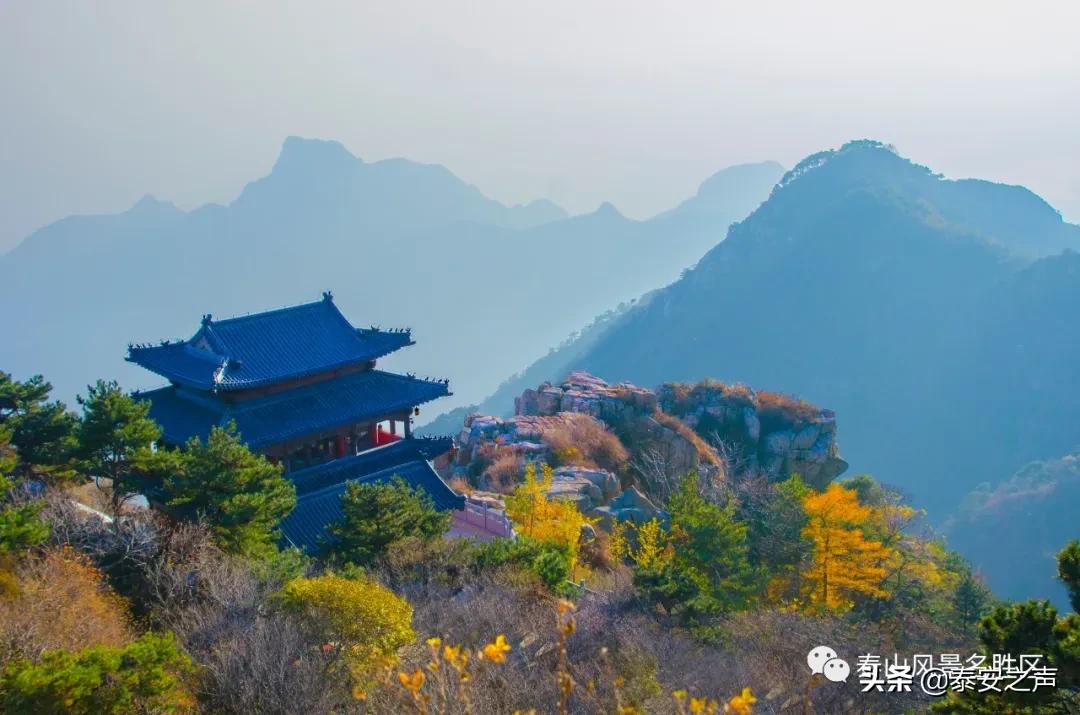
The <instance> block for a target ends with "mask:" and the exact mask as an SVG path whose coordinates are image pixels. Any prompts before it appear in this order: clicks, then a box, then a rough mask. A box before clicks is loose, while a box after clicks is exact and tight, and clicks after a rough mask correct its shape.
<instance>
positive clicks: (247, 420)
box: [135, 370, 450, 449]
mask: <svg viewBox="0 0 1080 715" xmlns="http://www.w3.org/2000/svg"><path fill="white" fill-rule="evenodd" d="M449 394H450V390H449V386H448V384H447V383H446V382H445V381H434V380H421V379H419V378H415V377H410V376H407V375H395V374H394V373H390V372H383V371H382V370H365V371H363V372H355V373H351V374H348V375H343V376H341V377H336V378H332V379H328V380H322V381H320V382H316V383H312V384H309V385H303V386H301V387H296V388H293V389H291V390H285V391H283V392H278V393H274V394H270V395H263V396H261V397H255V398H252V399H248V400H237V401H232V402H230V401H227V400H225V399H224V398H223V397H221V396H219V395H214V394H210V393H205V392H199V391H195V390H190V389H187V388H183V387H175V386H169V387H163V388H161V389H158V390H152V391H150V392H142V393H136V394H135V398H136V399H140V400H149V401H150V403H151V404H150V417H151V418H153V419H154V420H155V421H156V422H157V423H158V424H159V425H161V428H162V431H163V432H164V435H163V436H164V440H165V441H166V442H168V443H170V444H183V443H184V442H186V441H187V440H188V439H189V438H191V437H199V438H200V439H204V440H205V439H206V437H207V436H208V435H209V434H210V428H211V427H213V426H214V425H217V426H222V427H223V426H225V425H226V424H228V423H229V421H230V420H235V421H236V426H237V428H238V429H239V431H240V436H241V437H242V438H243V440H244V441H245V442H246V443H247V444H248V445H249V446H250V447H252V448H253V449H259V448H262V447H266V446H268V445H271V444H276V443H278V442H284V441H286V440H291V439H298V438H301V437H304V436H307V435H310V434H315V433H318V432H322V431H324V430H330V429H335V428H337V427H342V426H345V425H348V424H352V423H354V422H360V421H362V420H366V419H371V418H377V417H383V416H385V415H387V414H389V413H391V412H397V411H401V410H407V409H409V408H410V407H414V406H416V405H420V404H423V403H425V402H429V401H431V400H434V399H436V398H439V397H443V396H445V395H449Z"/></svg>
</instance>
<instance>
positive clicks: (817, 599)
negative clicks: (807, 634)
mask: <svg viewBox="0 0 1080 715" xmlns="http://www.w3.org/2000/svg"><path fill="white" fill-rule="evenodd" d="M803 509H804V510H805V511H806V517H807V523H806V526H805V527H804V528H803V531H802V534H803V536H804V537H805V538H807V539H809V540H810V542H811V543H812V544H813V548H814V563H813V567H812V568H811V569H810V572H809V573H807V574H806V577H807V581H808V582H809V584H808V586H809V597H810V601H811V603H814V604H817V605H819V606H822V605H823V606H825V607H827V608H837V609H838V608H846V607H850V606H851V605H852V603H853V601H852V598H853V597H854V596H856V595H864V596H876V597H885V596H888V595H889V593H888V591H887V590H886V589H885V588H884V586H883V584H882V582H883V581H884V579H885V576H886V574H887V573H888V572H887V570H886V564H887V562H888V561H889V560H890V559H891V557H892V549H890V548H888V547H887V546H885V545H884V544H882V542H880V541H877V540H875V539H873V538H870V537H869V536H867V533H866V529H867V528H873V527H875V526H877V525H878V524H879V523H880V522H878V519H879V515H878V514H877V513H876V512H875V510H874V509H872V508H870V507H867V506H863V505H862V504H860V503H859V498H858V495H857V494H856V492H855V491H854V490H852V489H847V488H845V487H843V486H842V485H840V484H835V483H834V484H830V485H829V487H828V489H826V490H825V491H823V492H810V493H808V494H807V495H806V496H805V497H804V499H803Z"/></svg>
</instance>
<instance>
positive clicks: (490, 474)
mask: <svg viewBox="0 0 1080 715" xmlns="http://www.w3.org/2000/svg"><path fill="white" fill-rule="evenodd" d="M524 470H525V459H524V458H523V457H522V456H521V455H520V454H519V453H518V452H516V451H515V450H513V449H506V448H504V449H500V450H498V451H497V452H495V456H494V458H493V459H492V460H491V463H490V464H489V465H488V466H487V468H486V469H484V470H483V474H484V477H485V481H486V483H485V484H484V487H485V488H487V489H491V490H493V491H497V492H509V491H512V490H513V488H514V486H516V485H517V483H518V482H519V481H520V480H521V474H522V472H523V471H524Z"/></svg>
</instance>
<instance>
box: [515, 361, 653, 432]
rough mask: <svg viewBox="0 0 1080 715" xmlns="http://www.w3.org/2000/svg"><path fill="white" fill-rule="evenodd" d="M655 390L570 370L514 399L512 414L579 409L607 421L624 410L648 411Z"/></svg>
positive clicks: (556, 412)
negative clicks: (558, 380) (557, 381)
mask: <svg viewBox="0 0 1080 715" xmlns="http://www.w3.org/2000/svg"><path fill="white" fill-rule="evenodd" d="M656 404H657V401H656V393H655V392H653V391H652V390H646V389H645V388H643V387H638V386H637V385H632V384H630V383H629V382H620V383H618V384H615V385H610V384H608V383H607V382H605V381H604V380H601V379H600V378H598V377H596V376H594V375H590V374H589V373H587V372H580V371H577V372H572V373H570V375H569V376H568V377H567V378H566V379H565V380H563V382H562V383H561V384H559V385H552V384H551V383H550V382H545V383H544V384H543V385H541V386H540V387H538V388H536V389H535V390H525V392H523V393H522V394H521V397H518V398H515V399H514V414H517V415H554V414H558V413H559V412H580V413H584V414H587V415H592V416H593V417H596V418H597V419H601V420H604V421H605V422H610V421H612V420H615V419H619V418H620V417H621V416H623V415H625V414H627V412H635V413H644V414H650V413H652V412H653V411H655V410H656Z"/></svg>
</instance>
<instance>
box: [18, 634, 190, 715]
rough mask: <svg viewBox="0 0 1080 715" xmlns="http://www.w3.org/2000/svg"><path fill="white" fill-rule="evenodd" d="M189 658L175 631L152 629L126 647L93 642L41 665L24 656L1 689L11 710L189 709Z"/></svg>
mask: <svg viewBox="0 0 1080 715" xmlns="http://www.w3.org/2000/svg"><path fill="white" fill-rule="evenodd" d="M190 671H191V661H190V659H189V658H188V657H187V656H186V655H185V654H184V653H183V652H182V651H181V650H180V649H179V648H178V647H177V645H176V641H175V639H174V638H173V636H172V634H164V635H155V634H153V633H148V634H147V635H145V636H143V637H142V638H140V639H139V640H137V641H135V642H133V643H131V644H130V645H128V646H126V647H124V648H116V647H112V646H93V647H90V648H86V649H83V650H80V651H77V652H74V653H72V652H68V651H62V650H61V651H50V652H48V653H45V654H44V655H43V656H42V658H41V662H40V663H34V662H31V661H29V660H20V661H16V662H14V663H11V664H9V665H8V667H7V668H5V670H4V674H3V680H2V685H0V693H2V694H3V706H4V710H5V711H6V712H8V713H39V714H40V715H48V714H50V713H56V714H57V715H59V714H60V713H86V714H87V715H99V714H101V713H108V714H111V715H121V714H123V713H146V712H187V711H189V710H191V709H192V705H193V702H192V699H191V697H190V695H189V694H188V692H187V689H186V688H185V686H184V678H185V677H186V675H187V674H188V673H189V672H190Z"/></svg>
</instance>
